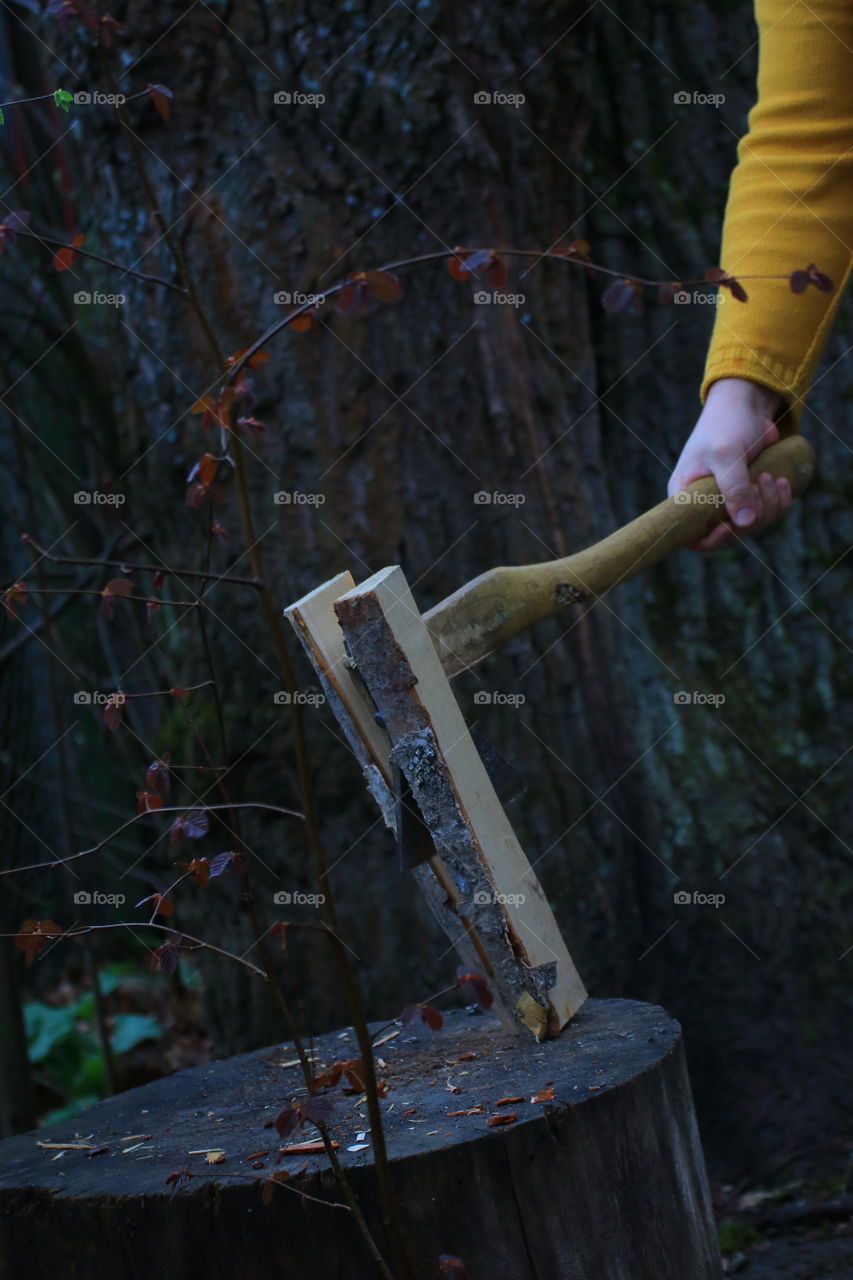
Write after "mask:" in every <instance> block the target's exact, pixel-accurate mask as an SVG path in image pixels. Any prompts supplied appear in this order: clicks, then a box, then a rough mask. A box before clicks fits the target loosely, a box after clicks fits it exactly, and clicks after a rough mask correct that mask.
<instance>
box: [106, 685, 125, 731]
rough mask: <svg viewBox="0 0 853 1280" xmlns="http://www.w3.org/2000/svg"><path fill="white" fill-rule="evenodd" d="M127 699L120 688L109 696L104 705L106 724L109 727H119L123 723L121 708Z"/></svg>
mask: <svg viewBox="0 0 853 1280" xmlns="http://www.w3.org/2000/svg"><path fill="white" fill-rule="evenodd" d="M125 701H126V699H125V696H124V694H123V693H122V692H121V690H120V689H119V690H118V692H116V693H111V694H110V696H109V697H108V698H107V701H106V703H105V705H104V724H105V725H106V726H107V728H108V729H117V728H118V727H119V725H120V724H121V709H122V707H123V706H124V704H125Z"/></svg>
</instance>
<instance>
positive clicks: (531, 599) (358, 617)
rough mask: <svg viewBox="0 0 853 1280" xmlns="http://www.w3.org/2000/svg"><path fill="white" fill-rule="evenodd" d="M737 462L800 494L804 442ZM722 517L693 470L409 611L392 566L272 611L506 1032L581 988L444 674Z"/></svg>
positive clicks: (571, 1009)
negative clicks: (642, 504) (574, 544)
mask: <svg viewBox="0 0 853 1280" xmlns="http://www.w3.org/2000/svg"><path fill="white" fill-rule="evenodd" d="M749 470H750V476H751V477H752V478H753V479H755V477H756V476H757V475H759V474H760V473H761V472H765V471H766V472H769V473H770V474H771V475H773V476H774V477H782V476H784V477H785V478H786V479H787V480H788V482H789V483H790V485H791V490H792V492H793V493H794V494H800V493H802V492H803V490H804V489H805V488H806V486H807V485H808V483H809V480H810V479H811V476H812V470H813V458H812V451H811V447H810V446H809V444H808V443H807V441H805V440H803V439H802V437H799V436H796V437H790V438H788V439H785V440H783V441H780V442H779V443H778V444H775V445H771V446H770V447H769V448H768V449H766V450H765V451H764V452H763V453H762V454H761V455H760V456H759V457H758V458H757V459H756V460H755V462H754V463H753V464H752V466H751V467H750V469H749ZM724 517H725V510H724V504H723V501H722V497H721V495H720V493H719V490H718V489H717V486H716V483H715V481H714V479H713V477H710V476H708V477H705V478H703V479H702V480H697V481H696V482H695V483H694V484H692V485H690V486H689V487H688V488H686V489H684V490H682V491H681V492H680V493H678V494H675V495H674V496H673V497H671V498H668V499H666V500H665V501H664V502H661V503H659V504H658V505H657V506H656V507H653V508H652V509H651V510H649V511H647V512H646V513H645V514H644V515H642V516H639V517H638V518H637V519H636V520H633V521H631V523H630V524H627V525H625V526H624V527H623V528H622V529H619V530H618V531H617V532H616V533H613V534H611V535H610V536H609V537H607V538H605V539H604V540H603V541H601V542H599V543H596V544H595V545H594V546H592V547H590V548H588V549H587V550H586V551H581V552H578V553H577V554H576V555H572V556H566V557H564V558H563V559H559V560H554V561H550V562H547V563H543V564H533V565H523V566H519V567H514V568H511V567H499V568H495V569H490V570H489V571H488V572H486V573H483V574H481V575H480V576H479V577H477V578H474V579H473V580H472V581H471V582H469V583H467V584H466V585H465V586H463V587H460V588H459V590H458V591H456V592H454V593H453V595H451V596H448V598H447V599H446V600H443V601H442V602H441V603H440V604H438V605H436V606H435V607H434V608H433V609H431V610H430V611H429V612H428V613H426V614H423V615H422V614H421V613H420V611H419V610H418V608H417V605H416V603H415V602H414V600H413V598H412V595H411V592H410V590H409V588H408V584H407V583H406V580H405V577H404V575H403V574H402V571H401V570H400V569H399V568H398V567H396V566H390V567H388V568H386V569H381V570H379V571H378V572H377V573H375V574H373V575H372V576H371V577H370V578H368V579H367V581H366V582H363V583H361V584H359V585H358V586H357V585H356V584H355V583H354V581H353V579H352V577H351V575H350V574H349V573H340V574H338V575H337V577H335V578H332V579H331V580H330V581H328V582H326V583H324V584H323V585H322V586H320V587H317V588H315V590H313V591H311V592H309V593H308V594H307V595H305V596H303V597H302V599H301V600H298V601H296V603H294V604H292V605H290V606H289V607H288V608H287V609H286V610H285V616H286V617H288V618H289V620H290V622H291V623H292V625H293V627H294V629H295V630H296V632H297V634H298V636H299V638H300V640H301V641H302V644H303V646H304V647H305V650H306V652H307V654H308V657H309V658H310V660H311V662H312V664H313V666H314V669H315V671H316V672H317V675H318V677H319V679H320V681H321V684H322V685H323V688H324V690H325V692H326V696H327V700H328V703H329V705H330V707H331V709H332V711H333V712H334V714H335V715H336V717H337V719H338V721H339V723H340V725H341V727H342V729H343V730H344V733H345V734H346V737H347V739H348V741H349V744H350V746H351V748H352V750H353V752H354V754H355V756H356V758H357V759H358V761H359V763H360V765H361V767H362V771H363V774H364V777H365V780H366V782H367V786H368V789H369V790H370V792H371V794H372V795H373V797H374V799H375V800H376V801H377V803H378V804H379V806H380V809H381V810H382V814H383V817H384V819H385V824H386V826H388V827H389V828H391V829H392V830H394V831H396V833H397V835H398V838H399V837H400V836H401V834H403V835H405V834H406V827H405V826H404V819H405V811H406V810H407V809H409V808H410V806H409V805H406V804H403V805H402V812H401V787H400V782H401V777H405V781H406V783H407V784H408V786H409V788H410V792H411V799H412V801H413V802H414V804H416V805H417V809H418V810H419V811H420V817H419V818H418V817H417V815H415V819H414V822H412V821H409V823H408V829H409V831H414V837H415V838H414V843H415V845H416V853H417V856H416V857H415V858H414V862H415V863H416V865H415V866H414V867H413V874H414V876H415V879H416V881H417V882H418V884H419V885H420V887H421V889H422V890H423V892H424V894H425V896H426V898H427V900H428V902H429V904H430V906H431V908H432V910H433V912H434V913H435V915H436V917H437V918H438V920H439V921H440V923H441V925H442V927H443V928H444V930H445V932H446V933H447V935H448V937H449V938H450V940H451V942H452V944H453V946H454V947H455V948H456V950H457V951H458V953H459V955H460V957H461V958H462V960H463V962H464V964H465V966H466V970H467V969H469V968H473V969H478V970H480V971H482V972H484V973H485V974H486V975H487V977H488V979H489V982H490V983H491V984H492V985H493V987H494V990H495V993H496V1008H497V1010H498V1013H499V1015H500V1016H501V1018H502V1021H503V1022H504V1025H505V1026H506V1027H507V1028H508V1029H511V1028H514V1029H515V1030H516V1031H517V1030H518V1029H519V1027H521V1028H522V1029H523V1028H527V1029H528V1030H529V1031H532V1032H533V1034H534V1035H536V1037H537V1038H538V1039H545V1038H548V1037H550V1036H553V1035H556V1034H558V1033H559V1031H560V1028H561V1027H562V1026H564V1025H565V1023H566V1022H567V1021H568V1019H569V1018H571V1017H572V1016H573V1015H574V1013H576V1012H577V1010H578V1009H579V1008H580V1006H581V1005H582V1003H583V1001H584V999H585V997H586V990H585V988H584V985H583V982H582V981H581V979H580V977H579V975H578V973H577V970H576V969H575V966H574V964H573V962H572V959H571V956H570V955H569V953H568V950H567V948H566V945H565V942H564V941H563V939H562V936H561V934H560V931H559V929H558V927H557V924H556V921H555V920H554V917H553V913H552V912H551V909H550V906H549V904H548V902H547V899H546V897H545V895H544V893H543V891H542V887H541V885H540V884H539V882H538V880H537V878H536V876H535V874H534V872H533V870H532V868H531V866H530V863H529V861H528V859H527V858H526V856H525V854H524V851H523V850H522V849H521V847H520V845H519V844H518V841H517V839H516V837H515V834H514V832H513V830H512V827H511V826H510V824H509V822H508V820H507V818H506V814H505V813H504V809H503V804H502V801H501V798H500V796H499V795H498V793H497V791H496V789H495V785H494V783H493V780H492V778H491V777H490V774H489V770H488V765H489V760H488V758H487V757H484V756H483V755H482V754H481V752H480V751H478V750H477V748H476V746H475V745H474V742H473V741H472V739H471V735H470V733H469V731H468V729H467V726H466V725H465V722H464V719H463V718H462V714H461V712H460V710H459V706H458V703H457V700H456V698H455V696H454V694H453V691H452V689H451V688H450V684H449V678H450V677H451V676H453V675H456V674H458V673H459V672H460V671H463V670H465V669H467V668H468V667H472V666H474V665H475V664H476V663H477V662H479V661H480V660H481V659H482V658H484V657H486V655H487V654H489V653H491V652H493V651H494V650H495V649H497V648H499V646H500V645H502V644H504V643H505V642H506V641H507V640H509V639H510V638H511V637H512V636H514V635H517V634H518V633H519V632H520V631H522V630H524V629H525V628H526V627H530V626H533V625H535V623H536V622H539V621H541V620H542V619H544V618H547V617H549V616H550V615H551V614H555V613H558V612H559V611H561V610H563V609H565V608H566V607H567V606H569V605H571V604H579V603H585V602H590V601H594V600H595V599H597V598H598V597H600V596H602V595H603V594H604V593H605V592H606V591H608V590H609V589H610V588H611V587H614V586H616V585H617V584H618V583H620V582H625V581H627V580H628V579H629V578H631V577H633V576H634V575H635V574H637V573H639V572H640V570H641V569H644V568H647V567H649V566H650V565H652V564H655V563H657V562H658V561H660V560H662V559H663V558H664V557H665V556H666V555H668V554H669V553H670V552H671V551H674V550H676V549H677V548H679V547H683V546H687V545H689V544H690V543H691V542H693V541H694V540H696V539H697V538H699V537H701V536H702V535H703V534H704V533H705V532H706V531H707V530H708V528H709V527H710V526H712V525H714V524H716V523H719V522H720V521H721V520H722V519H724ZM411 813H412V814H414V813H415V811H414V809H413V808H412V809H411ZM418 825H420V827H421V830H420V833H419V834H418Z"/></svg>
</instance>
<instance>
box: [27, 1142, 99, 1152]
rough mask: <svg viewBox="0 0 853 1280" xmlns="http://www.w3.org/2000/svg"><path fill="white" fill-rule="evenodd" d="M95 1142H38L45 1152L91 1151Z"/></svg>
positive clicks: (37, 1144) (38, 1145)
mask: <svg viewBox="0 0 853 1280" xmlns="http://www.w3.org/2000/svg"><path fill="white" fill-rule="evenodd" d="M94 1145H95V1144H94V1142H37V1143H36V1146H37V1147H43V1148H44V1150H45V1151H91V1150H92V1148H93V1147H94Z"/></svg>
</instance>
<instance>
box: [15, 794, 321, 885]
mask: <svg viewBox="0 0 853 1280" xmlns="http://www.w3.org/2000/svg"><path fill="white" fill-rule="evenodd" d="M193 808H196V809H203V810H204V812H205V813H213V812H216V811H217V810H220V809H265V810H268V811H269V812H270V813H281V814H286V815H287V816H288V817H290V818H304V816H305V815H304V814H302V813H299V812H298V811H297V810H296V809H283V808H282V807H281V806H280V805H277V804H262V803H261V802H260V801H257V800H242V801H238V802H237V803H236V804H205V805H186V804H181V805H170V806H167V807H164V808H162V809H146V811H145V812H144V813H135V814H134V815H133V817H132V818H128V820H127V822H123V823H122V824H121V826H120V827H116V829H115V831H111V832H110V834H109V835H108V836H105V837H104V839H103V840H101V841H99V843H98V844H94V845H92V847H91V849H81V850H80V852H79V853H72V854H69V856H68V857H67V858H56V859H54V861H53V862H34V863H32V865H31V866H29V867H0V876H12V875H18V874H19V873H21V872H23V871H41V870H42V868H43V867H62V866H65V864H66V863H68V862H74V861H75V860H76V859H77V858H85V857H86V856H87V854H90V853H97V852H98V850H99V849H103V848H104V846H105V845H107V844H109V843H110V841H111V840H114V839H115V838H116V836H119V835H121V833H122V831H126V830H127V828H128V827H130V826H132V825H133V823H134V822H139V820H140V818H150V817H152V816H155V817H156V815H157V814H160V813H189V812H190V811H191V810H192V809H193Z"/></svg>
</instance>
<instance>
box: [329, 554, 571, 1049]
mask: <svg viewBox="0 0 853 1280" xmlns="http://www.w3.org/2000/svg"><path fill="white" fill-rule="evenodd" d="M335 612H336V613H337V615H338V618H339V620H340V623H341V627H342V629H343V632H344V636H345V638H346V640H347V644H348V646H349V650H350V653H351V654H352V658H353V660H354V662H355V664H356V667H357V668H358V671H359V674H360V675H361V677H362V679H363V680H364V682H365V683H366V685H367V687H368V689H369V690H370V693H371V695H372V697H373V701H374V702H375V703H376V706H377V707H378V709H379V711H380V713H381V715H382V719H383V722H384V724H385V727H386V729H387V730H388V733H389V735H390V738H391V740H392V742H393V743H394V746H393V748H392V750H391V759H392V760H393V761H394V762H395V763H396V764H398V765H399V766H400V768H401V769H402V771H403V773H404V774H405V775H406V778H407V780H408V783H409V786H410V788H411V791H412V795H413V796H414V797H415V799H416V801H417V803H418V806H419V808H420V811H421V814H422V816H423V819H424V821H425V823H426V824H427V826H428V827H429V829H430V832H431V833H432V837H433V840H434V841H435V847H436V849H437V850H438V853H439V854H440V856H441V858H442V860H443V862H444V863H445V865H446V866H447V867H448V868H449V870H450V872H451V875H452V877H453V880H454V882H455V885H456V888H457V890H458V892H459V894H460V895H461V903H460V904H459V905H458V906H457V907H456V911H457V914H459V915H461V916H463V917H464V918H465V919H467V920H470V921H471V923H472V924H473V925H474V926H475V927H476V930H477V934H478V937H479V938H481V939H482V940H483V942H484V944H485V948H486V951H487V956H486V973H487V976H488V978H489V981H490V983H491V984H493V986H494V989H495V992H496V994H497V997H498V999H499V1000H500V1002H501V1004H502V1005H503V1006H504V1008H506V1009H508V1010H511V1011H512V1013H513V1014H514V1016H515V1017H516V1018H517V1019H518V1021H519V1022H520V1023H521V1024H522V1026H524V1027H526V1028H527V1029H528V1030H529V1031H532V1032H533V1034H534V1035H535V1036H536V1037H537V1039H540V1040H543V1039H546V1038H548V1037H550V1036H555V1035H558V1034H559V1032H560V1029H561V1028H562V1027H563V1026H565V1024H566V1023H567V1022H568V1020H569V1019H570V1018H571V1017H573V1015H574V1014H575V1013H576V1012H577V1010H578V1009H579V1008H580V1007H581V1005H582V1004H583V1002H584V1000H585V999H586V988H585V987H584V985H583V983H582V981H581V979H580V976H579V975H578V972H577V970H576V968H575V966H574V963H573V961H572V958H571V956H570V955H569V952H568V949H567V947H566V944H565V942H564V941H563V937H562V935H561V933H560V930H559V928H558V926H557V922H556V920H555V919H554V914H553V912H552V911H551V907H550V905H549V904H548V900H547V898H546V897H545V894H544V892H543V890H542V886H541V885H540V884H539V880H538V879H537V877H536V875H535V873H534V872H533V869H532V868H531V866H530V863H529V862H528V860H527V858H526V856H525V854H524V851H523V850H522V848H521V846H520V845H519V843H518V840H517V839H516V836H515V832H514V831H513V829H512V826H511V825H510V822H509V819H508V818H507V816H506V814H505V813H504V810H503V808H502V806H501V803H500V801H499V800H498V797H497V795H496V794H495V789H494V787H493V786H492V783H491V781H490V779H489V776H488V774H487V772H486V769H485V766H484V765H483V761H482V759H481V758H480V755H479V752H478V751H477V749H476V747H475V746H474V743H473V741H472V739H471V735H470V733H469V732H468V728H467V726H466V724H465V721H464V719H463V717H462V712H461V711H460V710H459V705H458V703H457V701H456V698H455V696H454V693H453V690H452V689H451V688H450V684H449V682H448V679H447V676H446V675H445V674H444V671H443V669H442V666H441V662H440V661H439V658H438V654H437V653H436V650H435V647H434V645H433V642H432V639H431V638H430V634H429V632H428V631H427V628H426V626H425V625H424V622H423V619H422V618H421V615H420V612H419V610H418V608H417V605H416V604H415V602H414V600H413V598H412V593H411V591H410V590H409V586H408V583H407V582H406V578H405V575H404V574H403V571H402V569H400V568H399V567H398V566H396V565H394V566H391V567H390V568H386V569H381V570H380V571H379V572H378V573H375V574H373V576H372V577H370V578H368V579H367V581H366V582H363V583H361V584H360V585H359V586H357V587H353V588H351V589H350V590H349V591H347V592H346V594H345V595H342V596H341V597H340V598H339V599H338V600H337V601H336V602H335Z"/></svg>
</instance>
